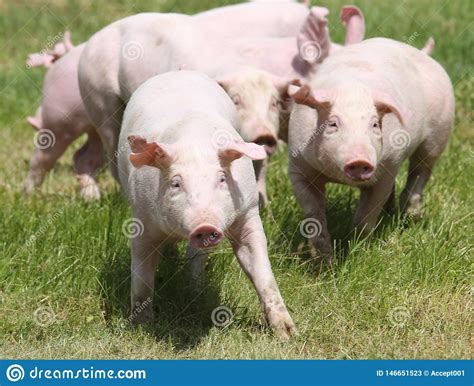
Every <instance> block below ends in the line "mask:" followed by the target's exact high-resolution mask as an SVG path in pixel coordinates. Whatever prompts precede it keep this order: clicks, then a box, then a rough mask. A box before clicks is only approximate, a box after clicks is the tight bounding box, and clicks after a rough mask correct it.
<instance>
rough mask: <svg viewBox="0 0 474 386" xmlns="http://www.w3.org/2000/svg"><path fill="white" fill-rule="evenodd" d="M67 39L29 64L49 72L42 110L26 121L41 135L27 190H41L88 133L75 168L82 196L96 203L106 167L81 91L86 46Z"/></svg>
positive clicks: (27, 191) (76, 158)
mask: <svg viewBox="0 0 474 386" xmlns="http://www.w3.org/2000/svg"><path fill="white" fill-rule="evenodd" d="M64 36H65V41H64V44H59V43H58V44H57V45H56V46H55V49H54V51H52V53H41V54H32V55H30V56H29V59H28V62H27V65H28V66H30V67H36V66H41V65H42V66H45V67H47V68H48V71H47V73H46V76H45V78H44V82H43V97H42V101H41V106H40V108H39V109H38V110H37V112H36V115H35V116H32V117H28V119H27V120H28V123H30V124H31V125H32V126H33V128H35V129H36V130H38V132H37V133H36V136H35V141H34V142H35V149H34V152H33V155H32V157H31V160H30V170H29V172H28V175H27V177H26V179H25V182H24V190H25V192H26V193H27V194H28V193H31V192H32V191H33V190H34V189H35V188H38V187H39V186H41V184H42V183H43V180H44V177H45V175H46V173H47V172H48V171H49V170H51V169H52V168H53V167H54V165H55V163H56V161H57V160H58V159H59V157H61V156H62V155H63V153H64V152H65V151H66V149H67V148H68V146H69V145H70V144H71V143H72V142H74V141H75V140H76V139H77V138H79V137H80V136H81V135H83V134H84V133H86V134H87V141H86V143H85V144H84V145H83V146H82V147H81V148H80V149H79V150H78V151H77V152H76V153H75V154H74V168H75V173H76V175H77V178H78V180H79V184H80V188H81V196H82V197H83V198H84V199H86V200H93V199H97V198H99V197H100V192H99V188H98V186H97V182H96V174H97V171H98V169H100V167H101V166H102V164H103V149H102V142H101V140H100V138H99V136H98V134H97V132H96V130H95V128H94V126H93V125H92V123H91V122H90V120H89V118H88V116H87V113H86V110H85V108H84V105H83V103H82V99H81V94H80V91H79V83H78V79H77V69H78V65H79V58H80V57H81V54H82V51H83V50H84V44H81V45H79V46H77V47H74V46H73V45H72V43H71V41H70V34H69V33H68V32H66V33H65V34H64ZM58 47H62V48H58ZM60 55H62V56H60Z"/></svg>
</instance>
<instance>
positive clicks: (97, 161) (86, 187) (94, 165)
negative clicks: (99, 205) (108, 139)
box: [74, 128, 104, 201]
mask: <svg viewBox="0 0 474 386" xmlns="http://www.w3.org/2000/svg"><path fill="white" fill-rule="evenodd" d="M87 136H88V138H87V141H86V143H85V144H84V145H83V146H82V147H81V148H80V149H79V150H78V151H77V152H76V153H75V154H74V167H75V170H76V175H77V178H78V180H79V185H80V187H81V197H82V198H84V199H85V200H86V201H91V200H98V199H99V198H100V191H99V186H98V185H97V172H98V170H99V169H100V168H101V166H102V165H103V163H104V157H103V148H102V141H101V140H100V137H99V135H98V134H97V132H96V131H95V129H93V128H92V129H90V130H89V131H88V133H87Z"/></svg>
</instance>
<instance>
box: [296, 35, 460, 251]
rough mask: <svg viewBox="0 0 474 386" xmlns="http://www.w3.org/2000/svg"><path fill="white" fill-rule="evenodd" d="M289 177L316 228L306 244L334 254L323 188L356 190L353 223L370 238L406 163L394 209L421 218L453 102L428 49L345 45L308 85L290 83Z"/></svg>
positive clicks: (372, 42) (387, 43) (381, 42)
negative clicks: (337, 185) (292, 103)
mask: <svg viewBox="0 0 474 386" xmlns="http://www.w3.org/2000/svg"><path fill="white" fill-rule="evenodd" d="M290 93H291V94H292V95H293V98H294V100H295V101H296V103H297V104H298V105H295V108H294V110H293V112H292V115H291V119H290V134H289V147H290V149H289V151H290V163H289V173H290V177H291V181H292V184H293V190H294V193H295V195H296V197H297V199H298V201H299V203H300V205H301V206H302V208H303V211H304V213H305V215H306V216H307V217H311V218H313V219H314V220H315V221H318V222H319V224H318V225H319V226H318V230H319V231H318V232H317V234H316V235H315V236H314V237H313V238H312V240H311V241H312V243H313V245H314V246H315V247H316V249H318V250H319V252H320V253H321V254H322V255H324V256H328V257H329V256H330V255H331V254H332V248H331V240H330V236H329V233H328V231H327V226H326V215H325V185H326V183H328V182H337V183H343V184H347V185H351V186H355V187H358V188H360V190H361V196H360V200H359V204H358V207H357V210H356V214H355V218H354V225H355V226H356V227H357V228H358V229H359V230H363V231H365V232H368V231H370V230H371V229H372V228H373V227H374V226H375V225H376V223H377V219H378V217H379V215H380V212H381V210H382V208H383V206H384V204H385V203H387V205H389V206H393V201H394V198H395V192H394V186H395V177H396V175H397V173H398V171H399V168H400V165H401V164H402V162H403V161H404V160H406V159H407V158H409V160H410V163H409V171H408V179H407V182H406V185H405V188H404V190H403V192H402V193H401V196H400V206H401V208H402V209H404V210H405V211H406V212H408V213H409V214H411V215H413V216H419V215H420V213H421V212H420V211H421V202H422V195H423V189H424V187H425V185H426V183H427V182H428V179H429V178H430V175H431V172H432V169H433V166H434V164H435V162H436V160H437V159H438V157H439V156H440V155H441V153H442V152H443V150H444V148H445V146H446V143H447V141H448V137H449V134H450V132H451V129H452V126H453V115H454V97H453V89H452V85H451V81H450V79H449V77H448V75H447V74H446V72H445V71H444V69H443V68H442V67H441V66H440V65H439V64H438V63H437V62H436V61H435V60H434V59H432V58H431V57H429V56H428V55H426V53H425V51H420V50H417V49H416V48H414V47H411V46H409V45H407V44H403V43H400V42H397V41H394V40H389V39H383V38H376V39H369V40H366V41H364V42H362V43H359V44H354V45H351V46H348V47H344V48H342V49H340V50H339V51H337V52H335V53H334V54H333V55H331V56H330V57H329V58H328V59H327V60H326V61H325V62H324V63H323V64H322V65H321V66H320V68H319V69H318V72H317V74H316V75H315V76H314V77H313V79H312V80H311V82H310V83H309V86H303V87H301V88H299V89H298V88H297V87H296V86H292V89H291V90H290Z"/></svg>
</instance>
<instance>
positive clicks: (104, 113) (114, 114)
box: [83, 74, 125, 181]
mask: <svg viewBox="0 0 474 386" xmlns="http://www.w3.org/2000/svg"><path fill="white" fill-rule="evenodd" d="M96 75H97V74H96ZM86 92H89V91H88V90H86ZM111 93H112V91H111ZM87 95H88V94H87ZM83 101H84V104H85V105H86V107H87V112H88V114H89V116H90V119H91V121H92V123H93V124H94V126H95V127H97V133H98V134H99V136H100V140H101V141H102V145H103V147H104V152H105V156H106V162H107V166H108V167H109V169H110V171H111V173H112V175H113V176H114V178H115V179H116V180H117V181H118V180H119V174H118V163H117V154H118V152H119V151H120V149H118V140H119V134H120V127H121V125H122V117H123V112H124V109H125V104H124V103H123V102H122V101H121V100H120V98H118V97H114V96H113V95H108V97H107V98H103V99H100V100H93V99H92V98H91V97H85V98H83Z"/></svg>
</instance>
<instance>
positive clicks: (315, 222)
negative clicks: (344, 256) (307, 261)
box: [290, 172, 333, 262]
mask: <svg viewBox="0 0 474 386" xmlns="http://www.w3.org/2000/svg"><path fill="white" fill-rule="evenodd" d="M290 178H291V182H292V186H293V192H294V193H295V196H296V199H297V200H298V202H299V204H300V205H301V208H302V209H303V213H304V216H305V220H303V221H304V223H303V222H302V223H301V224H302V226H301V228H302V229H300V232H302V233H304V234H303V236H304V237H307V238H309V240H310V241H311V244H312V245H313V246H314V248H315V249H316V251H317V253H319V254H320V255H321V257H324V258H325V259H326V260H328V261H329V262H331V260H332V253H333V250H332V245H331V236H330V235H329V231H328V229H327V221H326V197H325V196H326V186H325V184H324V183H322V182H319V181H313V182H312V183H310V182H308V180H307V178H306V177H304V176H302V175H301V174H299V173H291V172H290ZM305 224H306V226H304V225H305ZM305 229H306V230H305Z"/></svg>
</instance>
